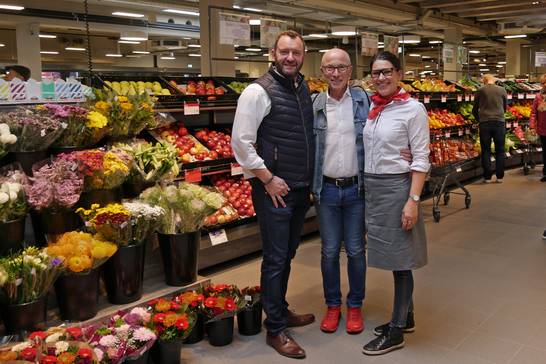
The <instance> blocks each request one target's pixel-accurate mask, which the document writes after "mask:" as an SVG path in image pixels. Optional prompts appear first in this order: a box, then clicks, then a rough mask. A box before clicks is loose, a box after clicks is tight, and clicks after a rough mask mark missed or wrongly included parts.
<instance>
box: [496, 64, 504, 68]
mask: <svg viewBox="0 0 546 364" xmlns="http://www.w3.org/2000/svg"><path fill="white" fill-rule="evenodd" d="M495 67H497V68H502V67H504V66H503V65H502V64H498V65H496V66H495Z"/></svg>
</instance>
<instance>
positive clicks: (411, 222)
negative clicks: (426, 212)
mask: <svg viewBox="0 0 546 364" xmlns="http://www.w3.org/2000/svg"><path fill="white" fill-rule="evenodd" d="M418 216H419V203H418V202H415V201H413V200H408V201H407V202H406V204H405V205H404V208H403V209H402V229H404V230H411V229H412V228H413V227H414V226H415V224H416V223H417V218H418Z"/></svg>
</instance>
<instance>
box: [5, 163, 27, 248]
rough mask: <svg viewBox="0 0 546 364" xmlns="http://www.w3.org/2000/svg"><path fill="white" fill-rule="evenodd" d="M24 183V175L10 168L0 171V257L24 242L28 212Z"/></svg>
mask: <svg viewBox="0 0 546 364" xmlns="http://www.w3.org/2000/svg"><path fill="white" fill-rule="evenodd" d="M25 183H26V176H25V174H24V173H23V172H21V171H20V170H18V169H13V168H12V166H8V167H5V168H3V170H2V171H0V236H1V237H2V244H0V256H3V255H5V254H7V253H9V252H12V251H15V250H17V249H19V248H20V247H21V243H22V242H23V240H24V237H25V217H26V214H27V212H28V204H27V198H26V195H25V191H24V189H23V185H24V184H25Z"/></svg>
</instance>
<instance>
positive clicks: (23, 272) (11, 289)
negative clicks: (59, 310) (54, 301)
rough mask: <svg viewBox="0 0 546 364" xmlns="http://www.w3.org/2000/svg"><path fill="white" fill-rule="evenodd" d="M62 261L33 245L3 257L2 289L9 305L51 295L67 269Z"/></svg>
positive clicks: (1, 261) (0, 283)
mask: <svg viewBox="0 0 546 364" xmlns="http://www.w3.org/2000/svg"><path fill="white" fill-rule="evenodd" d="M63 269H64V268H63V264H62V260H61V259H59V258H56V257H52V256H50V255H49V254H47V253H46V252H45V251H44V250H41V249H38V248H36V247H29V248H26V249H25V250H23V251H22V252H19V253H16V254H13V255H11V256H8V257H4V258H0V291H1V292H2V296H3V299H4V300H6V301H7V303H8V304H21V303H29V302H33V301H35V300H37V299H39V298H41V297H43V296H45V295H46V294H47V292H48V291H49V289H50V288H51V286H52V285H53V283H55V280H56V279H57V277H58V276H59V275H60V274H61V273H62V272H63Z"/></svg>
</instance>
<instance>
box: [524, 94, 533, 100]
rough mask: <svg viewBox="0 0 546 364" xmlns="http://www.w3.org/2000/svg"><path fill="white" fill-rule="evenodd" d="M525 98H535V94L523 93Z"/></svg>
mask: <svg viewBox="0 0 546 364" xmlns="http://www.w3.org/2000/svg"><path fill="white" fill-rule="evenodd" d="M525 98H527V99H534V98H535V94H527V95H525Z"/></svg>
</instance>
